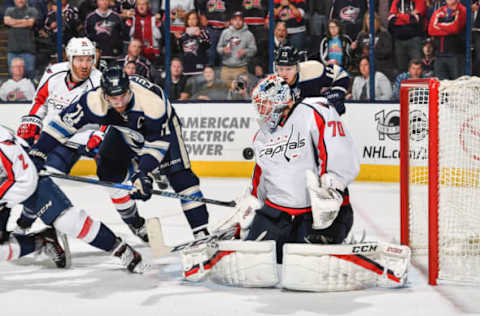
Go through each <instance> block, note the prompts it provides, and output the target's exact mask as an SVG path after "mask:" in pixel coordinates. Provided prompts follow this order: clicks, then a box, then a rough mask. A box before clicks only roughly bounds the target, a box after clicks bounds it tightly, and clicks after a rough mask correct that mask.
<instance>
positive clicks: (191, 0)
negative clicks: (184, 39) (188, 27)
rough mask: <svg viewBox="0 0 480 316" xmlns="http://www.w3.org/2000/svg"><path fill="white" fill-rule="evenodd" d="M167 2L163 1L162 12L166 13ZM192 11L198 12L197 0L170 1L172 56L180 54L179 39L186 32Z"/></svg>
mask: <svg viewBox="0 0 480 316" xmlns="http://www.w3.org/2000/svg"><path fill="white" fill-rule="evenodd" d="M165 2H166V0H163V1H162V6H161V8H162V10H164V11H165ZM190 11H197V1H195V0H170V33H171V35H172V36H171V37H170V39H171V42H172V46H171V48H172V54H177V53H178V52H180V50H179V47H178V43H177V41H176V39H178V38H179V37H180V36H181V34H183V33H184V32H185V18H186V16H187V13H188V12H190Z"/></svg>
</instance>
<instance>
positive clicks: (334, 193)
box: [305, 170, 345, 230]
mask: <svg viewBox="0 0 480 316" xmlns="http://www.w3.org/2000/svg"><path fill="white" fill-rule="evenodd" d="M305 174H306V178H307V189H308V193H309V194H310V203H311V204H312V217H313V224H312V228H313V229H314V230H315V229H316V230H318V229H325V228H327V227H329V226H330V225H332V223H333V221H334V220H335V218H336V217H337V215H338V212H339V210H340V206H342V203H343V197H342V194H341V193H340V192H339V190H341V189H342V184H341V183H340V182H339V181H338V180H336V179H335V178H334V177H333V176H331V175H329V174H328V173H325V174H323V175H322V177H321V179H320V181H321V185H320V183H319V181H318V176H317V175H316V174H315V173H314V172H313V171H312V170H307V171H306V172H305ZM343 189H345V186H344V185H343Z"/></svg>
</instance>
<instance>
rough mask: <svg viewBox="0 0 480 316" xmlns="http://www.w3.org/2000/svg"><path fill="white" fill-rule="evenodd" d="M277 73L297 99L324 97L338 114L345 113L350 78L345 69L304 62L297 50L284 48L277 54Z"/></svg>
mask: <svg viewBox="0 0 480 316" xmlns="http://www.w3.org/2000/svg"><path fill="white" fill-rule="evenodd" d="M275 71H276V72H277V73H278V75H279V76H280V77H282V78H283V79H284V80H285V81H286V82H287V83H288V85H289V86H290V88H291V90H292V96H293V98H294V99H295V100H303V99H304V98H307V97H319V96H324V97H326V98H327V99H328V102H329V103H330V104H331V105H333V106H334V107H335V109H336V110H337V112H338V114H340V115H342V114H344V113H345V104H344V102H345V95H346V94H347V91H348V88H349V87H350V78H349V75H348V73H347V72H346V71H345V70H344V69H343V68H342V67H340V66H338V65H333V64H330V65H324V64H322V63H320V62H318V61H316V60H309V61H304V62H301V54H300V52H299V51H297V49H296V48H294V47H293V46H283V47H280V48H279V49H278V50H277V52H276V55H275Z"/></svg>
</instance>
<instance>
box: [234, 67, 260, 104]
mask: <svg viewBox="0 0 480 316" xmlns="http://www.w3.org/2000/svg"><path fill="white" fill-rule="evenodd" d="M257 82H258V80H257V79H256V77H254V76H252V75H250V74H248V73H246V72H242V73H240V74H239V75H238V76H237V79H235V80H233V81H232V85H231V87H230V89H229V90H228V97H227V99H228V100H250V98H251V96H252V90H253V88H255V86H256V84H257Z"/></svg>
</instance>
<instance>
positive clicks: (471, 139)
mask: <svg viewBox="0 0 480 316" xmlns="http://www.w3.org/2000/svg"><path fill="white" fill-rule="evenodd" d="M431 95H432V93H431V91H429V88H428V86H423V87H415V88H411V89H409V93H408V103H409V149H410V153H409V154H410V158H409V169H410V170H409V176H410V177H409V240H410V247H411V248H412V250H413V253H414V254H415V255H427V253H428V251H427V250H428V199H429V195H430V196H431V195H432V194H438V205H437V206H436V207H437V209H438V219H437V222H438V230H439V232H438V245H439V247H438V271H439V274H438V279H439V280H452V281H466V282H475V283H478V282H480V78H474V77H464V78H461V79H457V80H454V81H440V86H439V88H438V122H439V124H438V139H439V141H438V166H439V167H438V168H439V174H438V183H439V189H438V191H437V192H432V191H430V193H429V188H428V184H429V183H428V182H429V181H428V172H429V169H428V158H429V157H428V156H429V152H428V141H429V139H428V134H429V128H428V118H429V97H431ZM430 159H436V158H435V157H430Z"/></svg>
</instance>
